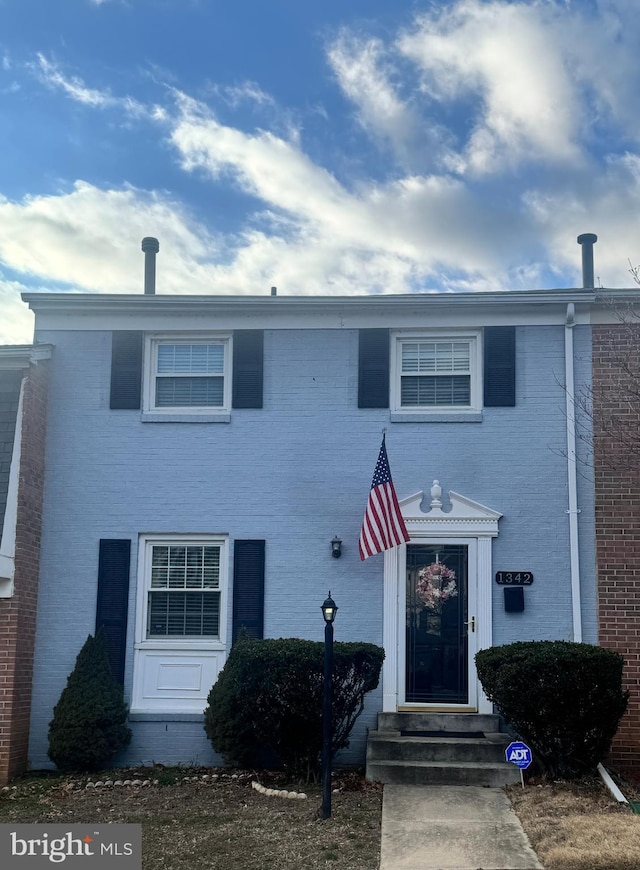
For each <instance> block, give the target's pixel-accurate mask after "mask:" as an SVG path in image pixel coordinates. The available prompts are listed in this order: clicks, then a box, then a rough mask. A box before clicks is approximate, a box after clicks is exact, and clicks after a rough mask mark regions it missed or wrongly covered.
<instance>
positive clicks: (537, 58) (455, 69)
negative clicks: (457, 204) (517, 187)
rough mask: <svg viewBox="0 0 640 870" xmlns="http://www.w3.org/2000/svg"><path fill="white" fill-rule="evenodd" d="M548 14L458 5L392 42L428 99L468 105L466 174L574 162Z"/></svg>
mask: <svg viewBox="0 0 640 870" xmlns="http://www.w3.org/2000/svg"><path fill="white" fill-rule="evenodd" d="M552 12H553V10H552V7H550V6H548V5H545V4H542V3H532V4H525V3H508V2H504V0H497V2H490V3H482V2H480V0H461V2H458V3H456V4H454V5H453V6H447V7H446V8H444V9H443V8H436V9H435V11H433V12H431V13H428V14H426V15H424V16H421V17H420V18H418V19H417V22H416V24H415V26H414V28H413V29H412V30H411V31H409V32H407V33H406V34H404V35H403V36H401V37H400V38H399V40H398V49H399V51H400V52H401V53H402V54H403V55H405V56H406V57H408V58H410V59H411V60H412V61H414V63H415V64H416V65H417V67H418V69H419V72H420V74H421V76H422V87H423V89H424V91H425V95H426V96H427V97H428V98H430V99H433V100H435V101H436V102H441V103H445V102H451V101H454V102H455V101H468V102H469V101H470V102H471V104H472V105H473V113H474V127H473V129H472V131H471V134H470V137H469V139H468V141H467V143H466V146H465V148H464V158H465V160H466V162H467V163H468V167H469V168H470V169H472V170H475V171H477V172H493V173H496V172H501V171H503V170H504V168H505V164H506V165H514V164H517V163H518V162H519V161H521V160H523V159H525V160H531V159H541V158H542V159H551V160H556V161H567V160H575V159H576V158H577V156H578V155H579V148H578V147H577V144H576V139H577V136H576V133H577V125H578V122H579V114H580V112H579V106H578V103H577V100H576V93H575V88H574V86H573V85H572V82H571V79H570V76H569V75H568V72H567V70H566V67H565V63H564V59H563V56H562V50H561V47H560V45H559V42H558V39H557V36H556V33H555V31H554V26H553V25H554V14H555V13H553V14H552Z"/></svg>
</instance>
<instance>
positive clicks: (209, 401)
mask: <svg viewBox="0 0 640 870" xmlns="http://www.w3.org/2000/svg"><path fill="white" fill-rule="evenodd" d="M229 345H230V337H229V336H228V335H225V336H215V337H204V336H203V337H195V336H194V337H189V338H176V337H174V336H148V337H147V342H146V359H147V366H146V369H147V374H146V384H145V410H147V411H158V412H165V413H167V412H168V413H175V412H182V413H203V412H206V413H215V412H219V411H227V410H228V409H229V405H230V395H231V378H230V348H229Z"/></svg>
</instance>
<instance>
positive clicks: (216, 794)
mask: <svg viewBox="0 0 640 870" xmlns="http://www.w3.org/2000/svg"><path fill="white" fill-rule="evenodd" d="M125 780H130V781H131V782H132V783H133V782H134V781H136V780H137V781H138V782H139V784H136V785H133V784H132V785H126V786H125V785H120V786H115V785H101V786H97V787H95V786H93V787H92V786H89V787H88V788H87V783H88V782H93V783H95V782H96V781H98V782H105V781H106V782H109V781H110V782H112V783H115V782H116V781H125ZM253 780H258V781H260V782H261V783H262V785H264V786H266V787H267V788H273V789H278V790H284V789H286V790H287V791H295V792H301V791H302V792H304V793H306V794H307V799H306V800H304V799H286V798H283V797H275V796H271V795H265V794H261V793H259V792H258V791H256V790H255V789H254V788H253V787H252V785H251V782H252V781H253ZM145 781H148V782H149V783H150V784H148V785H142V783H143V782H145ZM333 789H334V790H335V793H334V794H333V795H332V804H333V806H332V810H333V811H332V817H331V818H330V819H327V820H322V819H320V818H319V809H320V805H321V794H320V789H319V787H318V786H306V785H305V786H302V785H300V784H299V783H294V782H290V781H287V780H286V779H285V778H284V777H283V776H281V775H279V774H272V773H261V774H255V773H249V772H247V771H235V772H229V771H222V770H215V769H207V770H204V769H199V770H184V769H181V770H176V769H171V768H162V769H158V768H155V769H153V770H149V769H141V770H138V771H121V770H118V771H111V772H109V773H103V774H101V775H100V776H99V777H92V778H91V779H89V778H88V777H86V776H85V777H82V778H72V777H48V776H47V777H29V778H25V779H23V780H20V781H18V782H16V783H15V784H14V786H13V787H10V788H9V790H8V791H3V792H1V793H0V822H3V823H6V822H56V823H60V822H62V823H64V822H69V823H71V822H87V823H89V822H96V823H102V824H104V823H108V822H128V823H133V824H141V825H142V836H143V849H142V854H143V859H142V866H143V868H144V870H157V868H158V867H162V868H163V870H187V868H188V870H204V868H207V870H264V868H265V867H268V866H275V867H278V868H281V870H294V868H295V870H299V868H301V867H305V868H309V870H320V868H323V870H326V868H327V867H328V866H330V867H334V868H336V870H377V867H378V864H379V860H380V817H381V808H382V787H381V786H379V785H375V784H372V783H367V782H366V781H365V780H364V778H363V777H362V776H361V775H360V774H356V773H345V774H342V775H337V776H336V777H335V778H334V781H333Z"/></svg>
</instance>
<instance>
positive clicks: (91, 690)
mask: <svg viewBox="0 0 640 870" xmlns="http://www.w3.org/2000/svg"><path fill="white" fill-rule="evenodd" d="M127 716H128V709H127V705H126V704H125V702H124V697H123V691H122V686H121V685H120V684H119V683H118V682H116V680H114V678H113V676H112V675H111V667H110V665H109V659H108V656H107V647H106V644H105V638H104V632H103V631H102V630H100V631H98V633H97V634H96V636H95V637H93V636H92V635H89V637H88V638H87V639H86V641H85V643H84V645H83V647H82V649H81V650H80V652H79V653H78V657H77V659H76V664H75V667H74V669H73V671H71V673H70V674H69V677H68V679H67V685H66V688H65V689H63V691H62V694H61V695H60V700H59V701H58V703H57V704H56V706H55V707H54V709H53V719H52V720H51V722H50V723H49V758H50V759H51V761H53V763H54V764H55V765H56V767H59V768H60V770H100V768H102V767H104V766H105V763H106V762H107V761H109V759H110V758H111V757H112V756H113V755H115V753H116V752H118V751H119V750H121V749H123V748H124V747H125V746H127V745H128V744H129V742H130V741H131V731H130V729H129V728H127V726H126V725H125V722H126V721H127Z"/></svg>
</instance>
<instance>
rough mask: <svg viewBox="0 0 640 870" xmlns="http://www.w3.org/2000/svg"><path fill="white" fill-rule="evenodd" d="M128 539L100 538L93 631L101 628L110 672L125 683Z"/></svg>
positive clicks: (129, 553)
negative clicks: (94, 627) (94, 626)
mask: <svg viewBox="0 0 640 870" xmlns="http://www.w3.org/2000/svg"><path fill="white" fill-rule="evenodd" d="M130 561H131V541H130V540H128V539H122V540H120V539H117V538H102V539H101V540H100V556H99V560H98V602H97V605H96V632H97V631H98V629H100V628H103V629H104V633H105V636H106V641H107V653H108V656H109V664H110V665H111V672H112V674H113V676H114V677H115V678H116V680H118V682H120V683H123V682H124V661H125V654H126V646H127V611H128V605H129V565H130Z"/></svg>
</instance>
